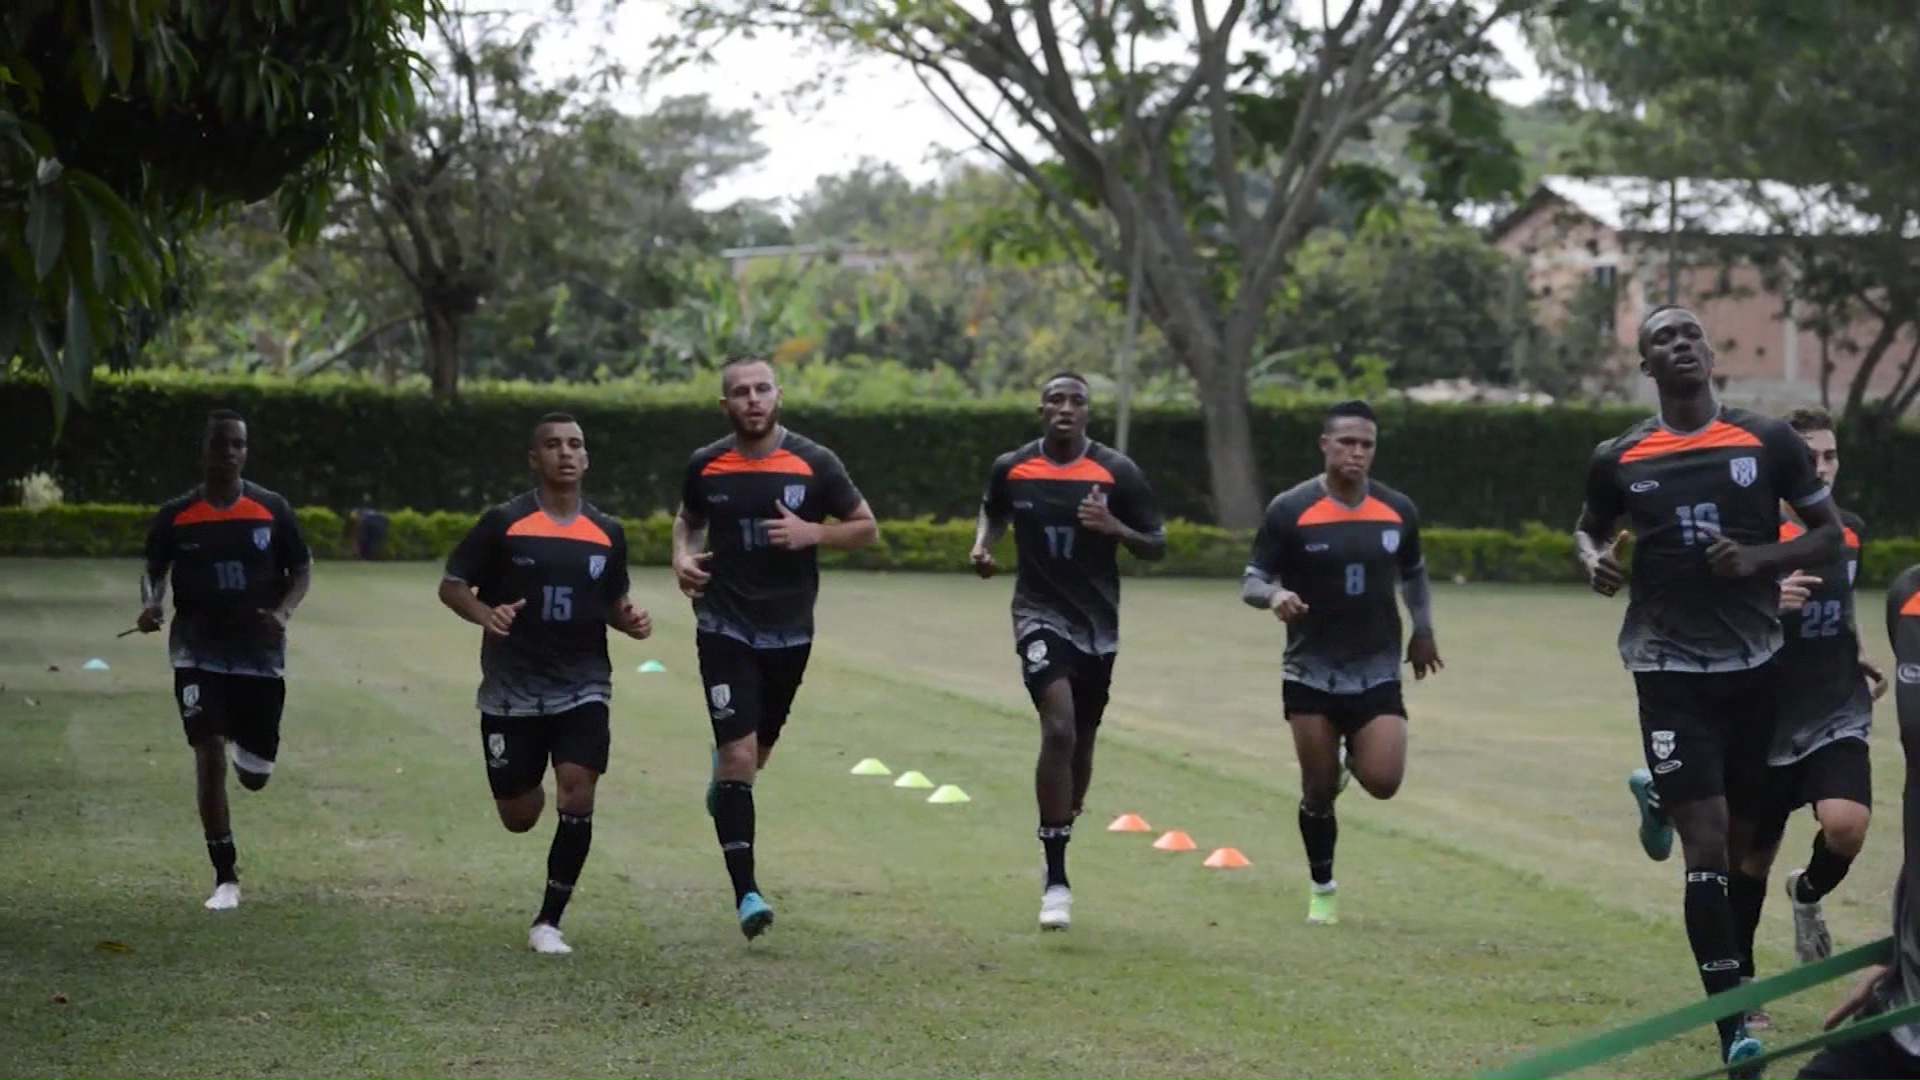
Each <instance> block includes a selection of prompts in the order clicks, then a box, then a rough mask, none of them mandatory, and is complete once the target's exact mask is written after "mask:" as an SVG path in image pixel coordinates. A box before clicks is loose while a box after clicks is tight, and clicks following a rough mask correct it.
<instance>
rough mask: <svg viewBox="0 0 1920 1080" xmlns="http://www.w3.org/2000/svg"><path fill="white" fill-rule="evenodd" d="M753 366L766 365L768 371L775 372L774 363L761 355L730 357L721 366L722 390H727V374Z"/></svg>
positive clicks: (745, 354) (748, 354) (747, 354)
mask: <svg viewBox="0 0 1920 1080" xmlns="http://www.w3.org/2000/svg"><path fill="white" fill-rule="evenodd" d="M753 364H765V365H767V370H768V371H772V370H773V361H772V360H769V359H768V358H766V357H764V356H761V355H760V354H759V353H741V354H739V355H737V356H730V357H728V358H727V360H726V362H725V363H723V364H721V365H720V386H721V388H722V389H725V388H726V385H727V372H729V371H732V370H733V369H734V368H743V367H748V366H751V365H753Z"/></svg>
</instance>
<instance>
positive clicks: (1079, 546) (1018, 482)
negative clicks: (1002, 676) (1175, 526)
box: [981, 439, 1165, 656]
mask: <svg viewBox="0 0 1920 1080" xmlns="http://www.w3.org/2000/svg"><path fill="white" fill-rule="evenodd" d="M1042 446H1043V442H1042V440H1039V439H1036V440H1034V441H1033V442H1030V443H1028V444H1027V445H1025V446H1023V447H1021V448H1020V449H1018V450H1015V451H1013V452H1012V453H1008V454H1002V455H1000V457H998V458H996V459H994V462H993V469H992V470H991V471H990V472H989V473H988V474H987V489H986V492H985V494H984V495H983V496H982V498H981V507H982V508H983V509H984V510H985V511H986V514H987V519H988V520H989V521H994V522H1004V521H1007V520H1009V519H1011V520H1012V522H1013V545H1014V551H1015V553H1016V556H1017V559H1018V569H1017V571H1016V573H1015V575H1014V583H1013V636H1014V638H1015V640H1020V639H1023V638H1025V637H1026V636H1027V635H1028V634H1030V633H1033V632H1034V631H1037V630H1049V631H1052V632H1053V633H1055V634H1057V635H1059V636H1060V637H1061V638H1064V639H1065V640H1066V641H1067V642H1068V643H1070V644H1072V645H1073V647H1074V648H1076V649H1079V650H1081V651H1083V652H1086V653H1088V654H1089V655H1095V656H1103V655H1106V654H1108V653H1113V652H1117V651H1119V648H1120V562H1119V553H1120V541H1119V539H1118V538H1117V537H1112V536H1108V535H1107V534H1105V533H1100V532H1094V531H1093V530H1091V529H1085V528H1082V527H1081V526H1080V504H1081V502H1083V501H1084V500H1085V499H1086V497H1087V496H1088V495H1089V494H1091V493H1092V492H1093V490H1094V489H1095V488H1098V489H1100V491H1101V492H1102V493H1104V494H1105V496H1106V499H1107V509H1108V510H1109V511H1111V512H1112V514H1113V516H1114V517H1116V518H1118V519H1120V521H1121V523H1122V524H1124V525H1126V526H1127V528H1129V529H1132V530H1133V531H1135V532H1138V533H1142V534H1144V535H1147V536H1159V535H1161V534H1162V533H1163V532H1164V530H1165V525H1164V523H1163V522H1162V521H1161V520H1160V510H1159V508H1158V507H1157V506H1155V505H1154V498H1153V488H1152V487H1151V486H1150V485H1149V484H1148V483H1147V477H1146V474H1145V473H1143V472H1141V471H1140V466H1138V465H1135V464H1134V463H1133V459H1132V458H1129V457H1127V456H1126V455H1125V454H1122V453H1121V452H1119V451H1118V450H1115V449H1113V448H1111V447H1108V446H1103V445H1101V444H1100V443H1097V442H1094V441H1093V440H1091V439H1089V440H1088V441H1087V448H1086V451H1085V452H1084V453H1082V454H1081V455H1080V456H1079V457H1077V458H1074V459H1073V460H1072V461H1067V462H1059V461H1054V460H1053V459H1052V458H1049V457H1048V456H1047V455H1046V452H1045V451H1044V450H1043V449H1042Z"/></svg>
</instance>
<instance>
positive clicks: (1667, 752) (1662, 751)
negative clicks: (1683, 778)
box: [1647, 731, 1673, 761]
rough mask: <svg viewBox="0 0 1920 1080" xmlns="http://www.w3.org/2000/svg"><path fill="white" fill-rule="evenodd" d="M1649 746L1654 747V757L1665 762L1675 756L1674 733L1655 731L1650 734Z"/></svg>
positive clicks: (1648, 738) (1648, 737)
mask: <svg viewBox="0 0 1920 1080" xmlns="http://www.w3.org/2000/svg"><path fill="white" fill-rule="evenodd" d="M1647 741H1648V745H1650V746H1652V747H1653V756H1654V757H1657V758H1659V759H1660V760H1661V761H1665V760H1667V759H1668V758H1670V757H1672V756H1673V732H1671V731H1654V732H1650V733H1648V736H1647Z"/></svg>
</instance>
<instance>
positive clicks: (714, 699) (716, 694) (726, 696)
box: [707, 683, 733, 720]
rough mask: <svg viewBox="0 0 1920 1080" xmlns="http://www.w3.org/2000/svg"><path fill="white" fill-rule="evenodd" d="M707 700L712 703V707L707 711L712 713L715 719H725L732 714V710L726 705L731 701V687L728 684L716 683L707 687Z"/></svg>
mask: <svg viewBox="0 0 1920 1080" xmlns="http://www.w3.org/2000/svg"><path fill="white" fill-rule="evenodd" d="M707 701H709V702H711V703H712V705H713V708H712V709H711V710H709V711H711V712H712V713H713V718H714V719H715V720H725V719H726V718H727V717H729V716H732V715H733V710H732V709H730V708H728V707H727V706H728V705H729V704H731V703H732V701H733V687H731V686H728V685H727V684H726V683H716V684H714V685H713V686H712V687H711V688H709V689H708V690H707Z"/></svg>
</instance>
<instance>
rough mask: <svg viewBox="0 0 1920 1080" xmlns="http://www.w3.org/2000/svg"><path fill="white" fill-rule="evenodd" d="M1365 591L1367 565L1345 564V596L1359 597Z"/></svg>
mask: <svg viewBox="0 0 1920 1080" xmlns="http://www.w3.org/2000/svg"><path fill="white" fill-rule="evenodd" d="M1366 591H1367V564H1366V563H1357V562H1355V563H1348V564H1347V595H1348V596H1359V595H1361V594H1363V593H1365V592H1366Z"/></svg>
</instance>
